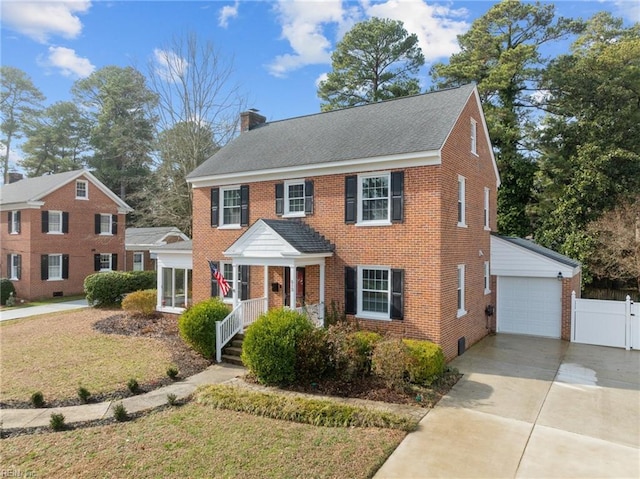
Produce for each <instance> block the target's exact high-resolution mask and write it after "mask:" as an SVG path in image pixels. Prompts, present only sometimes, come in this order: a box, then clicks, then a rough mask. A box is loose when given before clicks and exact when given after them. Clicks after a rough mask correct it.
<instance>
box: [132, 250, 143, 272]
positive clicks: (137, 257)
mask: <svg viewBox="0 0 640 479" xmlns="http://www.w3.org/2000/svg"><path fill="white" fill-rule="evenodd" d="M133 270H134V271H144V252H143V251H135V252H134V253H133Z"/></svg>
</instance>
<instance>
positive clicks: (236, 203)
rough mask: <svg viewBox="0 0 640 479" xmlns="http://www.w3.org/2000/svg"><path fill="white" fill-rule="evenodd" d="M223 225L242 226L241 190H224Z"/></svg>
mask: <svg viewBox="0 0 640 479" xmlns="http://www.w3.org/2000/svg"><path fill="white" fill-rule="evenodd" d="M222 224H223V225H237V226H240V188H229V189H223V190H222Z"/></svg>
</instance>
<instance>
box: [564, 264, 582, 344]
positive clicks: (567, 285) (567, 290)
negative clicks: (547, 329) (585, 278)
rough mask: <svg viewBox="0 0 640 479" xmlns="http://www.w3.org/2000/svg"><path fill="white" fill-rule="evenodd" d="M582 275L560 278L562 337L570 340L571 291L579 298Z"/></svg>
mask: <svg viewBox="0 0 640 479" xmlns="http://www.w3.org/2000/svg"><path fill="white" fill-rule="evenodd" d="M581 282H582V275H581V274H580V273H578V274H576V275H575V276H574V277H573V278H564V279H563V280H562V333H561V334H562V336H561V337H562V339H564V340H566V341H571V306H572V304H571V293H572V292H573V291H575V292H576V298H580V296H581V289H582V284H581Z"/></svg>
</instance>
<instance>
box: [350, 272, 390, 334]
mask: <svg viewBox="0 0 640 479" xmlns="http://www.w3.org/2000/svg"><path fill="white" fill-rule="evenodd" d="M366 272H376V273H382V274H386V284H387V288H386V289H381V288H372V287H369V288H365V277H364V276H365V273H366ZM357 281H358V283H357V285H358V286H357V290H358V310H357V316H358V317H359V318H364V319H380V320H385V321H391V286H392V285H391V268H387V267H383V266H358V278H357ZM373 281H374V283H375V282H383V281H385V280H384V279H382V278H381V279H378V278H373ZM367 293H374V294H375V293H384V295H385V296H386V303H387V310H386V312H382V311H371V310H368V309H365V296H366V294H367Z"/></svg>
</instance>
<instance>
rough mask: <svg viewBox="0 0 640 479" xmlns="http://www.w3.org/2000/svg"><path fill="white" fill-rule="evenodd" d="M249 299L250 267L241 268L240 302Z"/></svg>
mask: <svg viewBox="0 0 640 479" xmlns="http://www.w3.org/2000/svg"><path fill="white" fill-rule="evenodd" d="M247 299H249V265H247V264H243V265H242V266H240V300H241V301H245V300H247Z"/></svg>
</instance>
